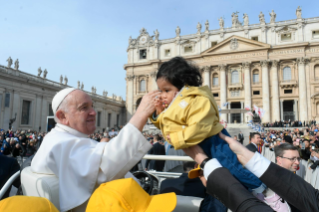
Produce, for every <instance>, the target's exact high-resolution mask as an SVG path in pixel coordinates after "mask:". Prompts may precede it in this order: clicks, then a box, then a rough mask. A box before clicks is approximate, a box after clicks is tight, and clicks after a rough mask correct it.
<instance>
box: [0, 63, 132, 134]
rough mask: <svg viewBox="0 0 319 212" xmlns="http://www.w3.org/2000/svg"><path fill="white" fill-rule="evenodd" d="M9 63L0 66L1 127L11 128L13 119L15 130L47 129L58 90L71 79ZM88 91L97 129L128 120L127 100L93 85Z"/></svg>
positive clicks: (104, 128)
mask: <svg viewBox="0 0 319 212" xmlns="http://www.w3.org/2000/svg"><path fill="white" fill-rule="evenodd" d="M9 59H11V58H9ZM9 59H8V60H9ZM8 63H9V64H8V66H7V67H5V66H1V65H0V129H5V130H7V129H9V123H10V122H13V123H12V128H13V130H16V129H22V130H26V129H32V130H40V131H46V129H47V120H48V119H47V118H48V116H53V111H52V106H51V102H52V99H53V97H54V95H55V94H56V93H57V92H58V91H60V90H61V89H63V88H66V87H70V86H68V85H67V81H68V79H67V78H65V79H64V82H63V78H62V76H61V80H60V82H55V81H51V80H48V79H46V74H47V72H46V70H45V72H46V73H45V74H44V75H43V76H41V73H42V71H39V70H38V71H39V74H38V76H35V75H31V74H28V73H25V72H22V71H20V70H18V65H17V66H16V67H15V68H14V69H13V68H11V64H12V62H11V64H10V62H8ZM78 84H79V82H78ZM78 86H79V88H80V85H78ZM83 86H84V85H83V84H82V90H83ZM80 89H81V88H80ZM84 92H86V93H87V94H89V95H90V96H91V98H92V100H93V102H94V107H95V110H96V114H97V117H96V126H97V129H96V131H100V132H102V131H103V130H107V129H110V128H113V127H115V126H120V125H124V124H125V123H126V109H125V102H124V101H123V100H122V98H120V97H116V96H115V95H113V96H112V97H108V96H107V93H106V92H105V91H104V92H103V96H101V95H98V94H96V89H95V88H92V92H87V91H84Z"/></svg>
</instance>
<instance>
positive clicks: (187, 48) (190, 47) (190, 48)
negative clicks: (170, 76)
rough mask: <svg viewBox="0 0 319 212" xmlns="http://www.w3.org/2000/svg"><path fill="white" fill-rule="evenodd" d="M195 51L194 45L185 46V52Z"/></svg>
mask: <svg viewBox="0 0 319 212" xmlns="http://www.w3.org/2000/svg"><path fill="white" fill-rule="evenodd" d="M192 51H193V47H192V46H185V47H184V52H185V53H189V52H192Z"/></svg>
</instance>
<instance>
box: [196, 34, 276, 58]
mask: <svg viewBox="0 0 319 212" xmlns="http://www.w3.org/2000/svg"><path fill="white" fill-rule="evenodd" d="M268 48H270V45H269V44H266V43H262V42H259V41H254V40H251V39H247V38H243V37H240V36H236V35H233V36H231V37H229V38H227V39H226V40H224V41H222V42H220V43H219V44H217V45H216V46H213V47H211V48H209V49H207V50H206V51H204V52H203V53H202V54H201V55H214V54H223V53H234V52H242V51H251V50H261V49H268Z"/></svg>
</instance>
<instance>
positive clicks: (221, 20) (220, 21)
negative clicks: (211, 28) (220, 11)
mask: <svg viewBox="0 0 319 212" xmlns="http://www.w3.org/2000/svg"><path fill="white" fill-rule="evenodd" d="M218 21H219V27H220V28H221V29H222V28H224V19H223V17H220V19H218Z"/></svg>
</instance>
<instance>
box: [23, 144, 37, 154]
mask: <svg viewBox="0 0 319 212" xmlns="http://www.w3.org/2000/svg"><path fill="white" fill-rule="evenodd" d="M35 152H36V148H35V141H34V140H30V141H29V143H28V146H27V151H26V153H25V156H26V157H30V156H31V155H34V153H35Z"/></svg>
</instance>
